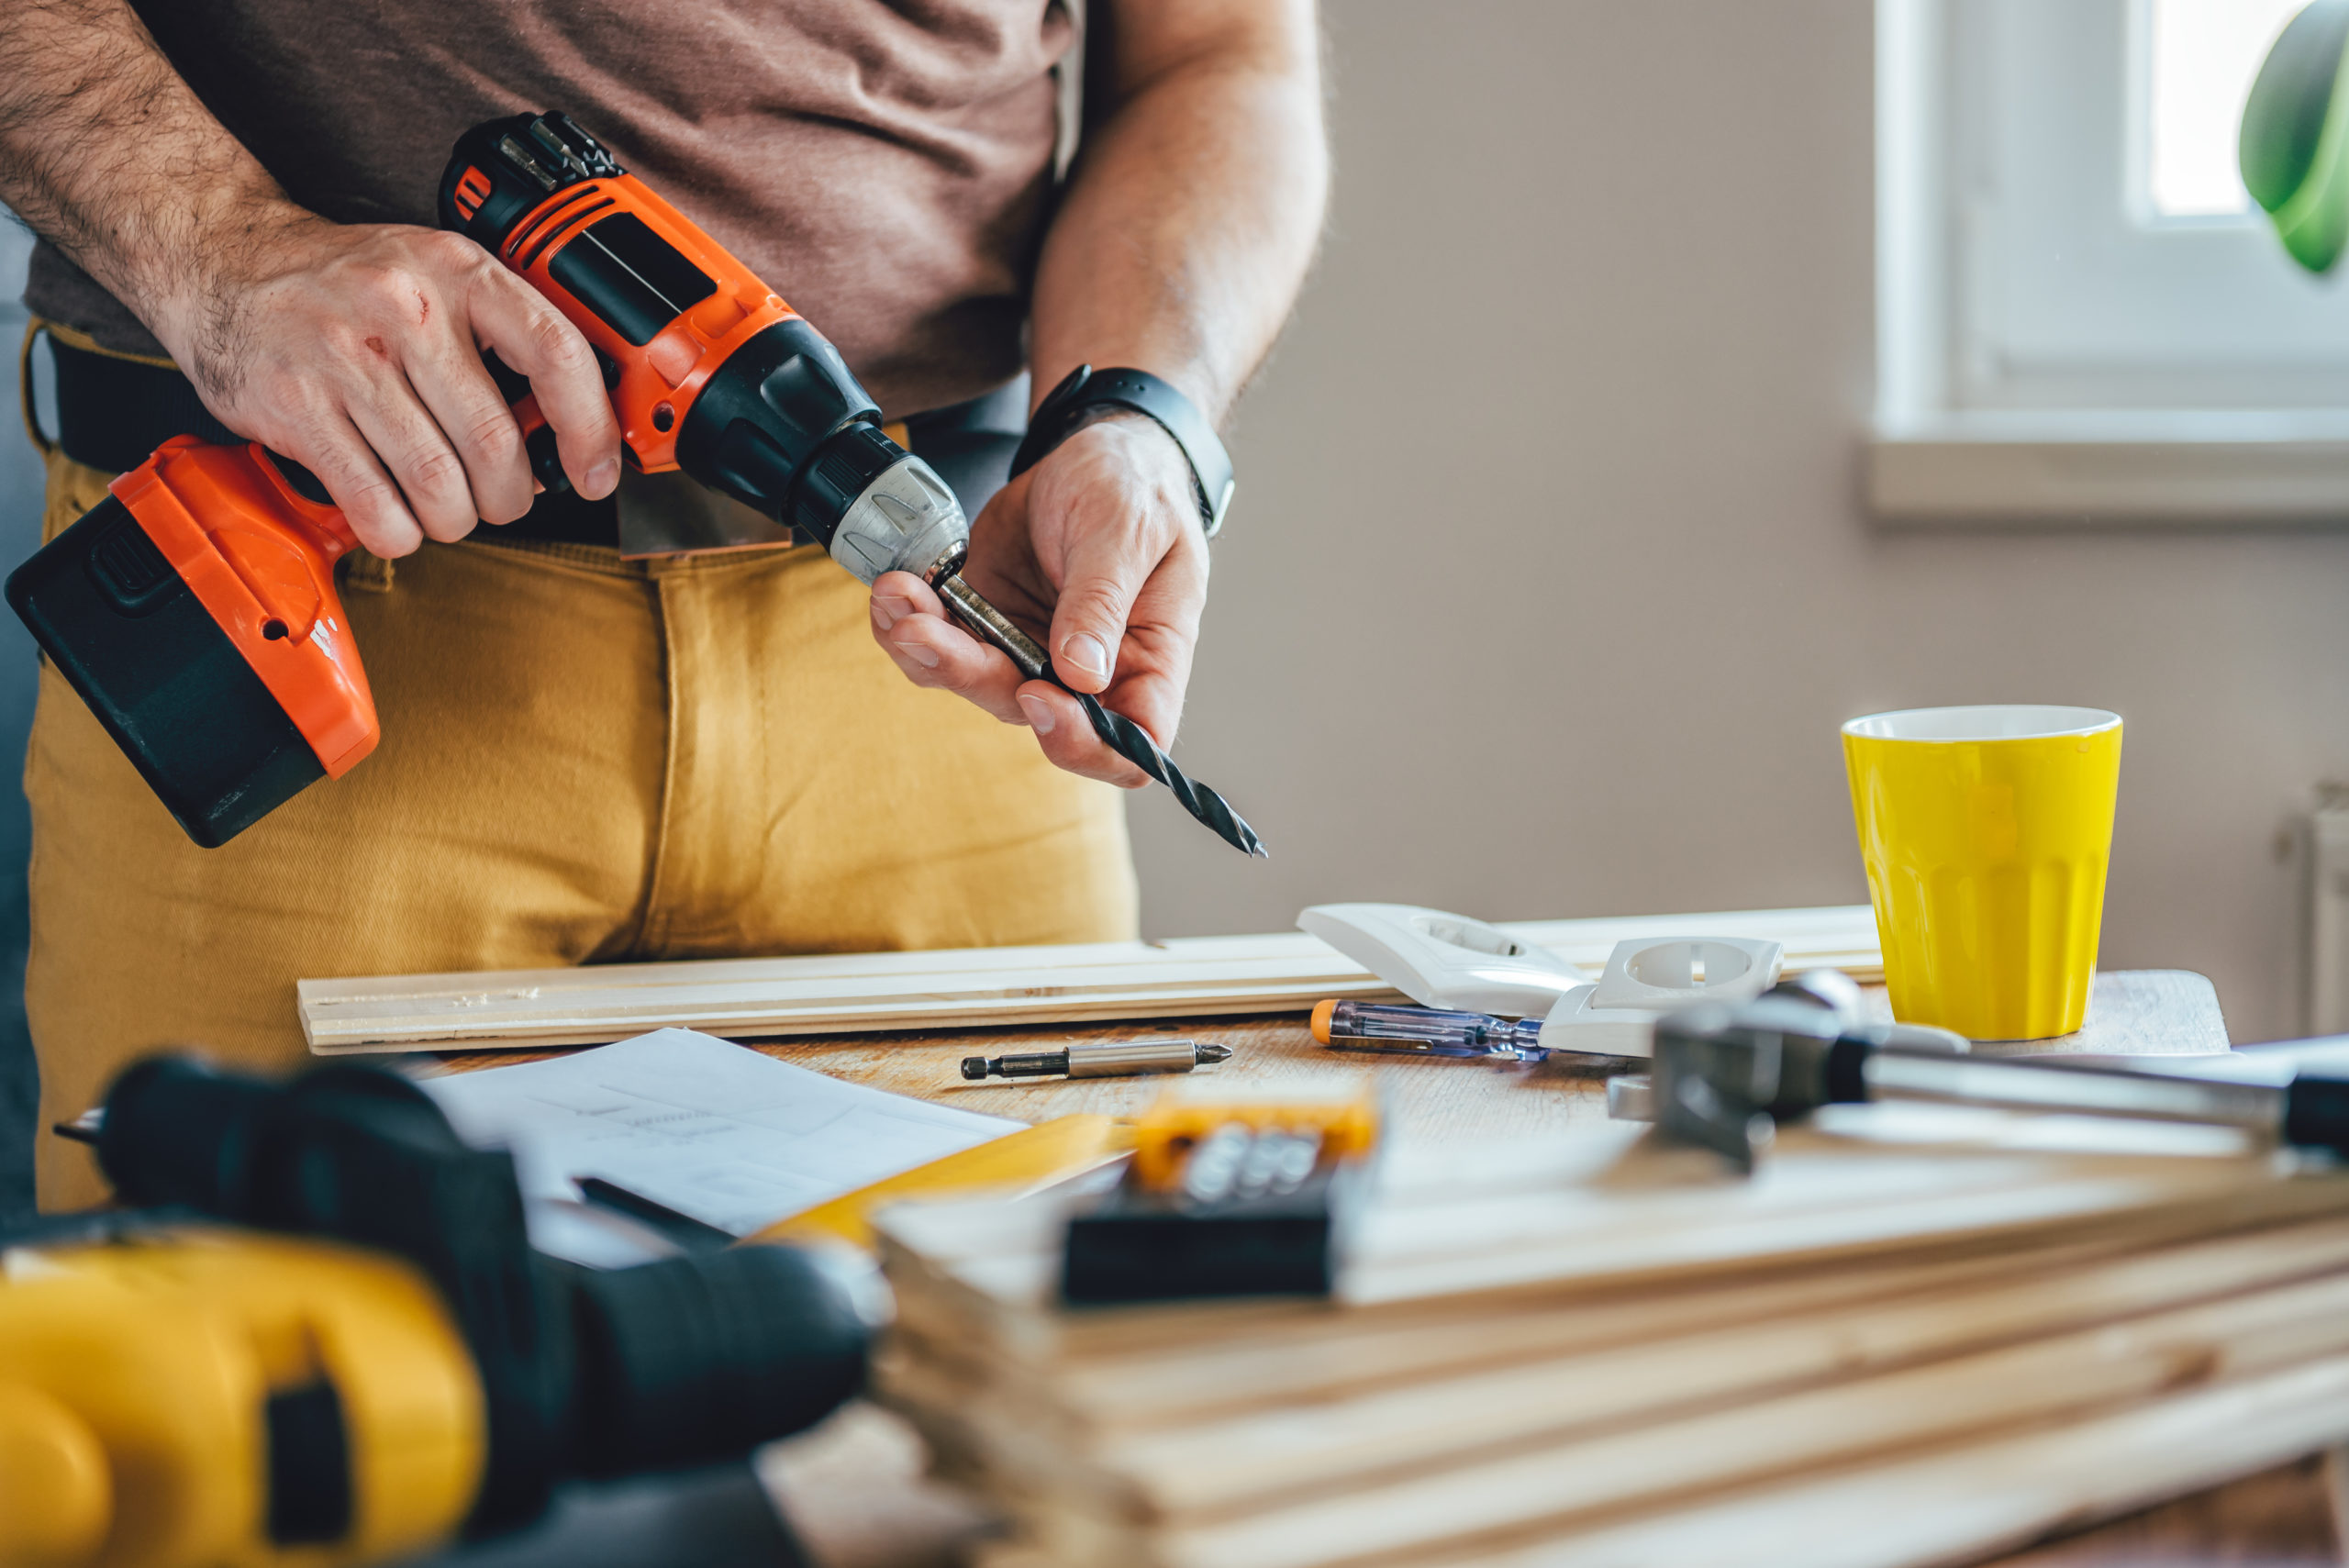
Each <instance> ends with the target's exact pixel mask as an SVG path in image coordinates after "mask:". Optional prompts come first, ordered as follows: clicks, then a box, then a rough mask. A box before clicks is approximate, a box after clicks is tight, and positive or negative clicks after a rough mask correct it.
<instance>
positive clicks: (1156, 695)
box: [873, 414, 1208, 789]
mask: <svg viewBox="0 0 2349 1568" xmlns="http://www.w3.org/2000/svg"><path fill="white" fill-rule="evenodd" d="M963 578H964V580H965V581H967V582H968V583H969V584H971V585H972V586H973V587H974V588H976V589H977V590H978V591H979V592H980V593H981V594H982V595H985V597H986V598H987V600H988V601H989V602H990V603H992V604H993V605H994V606H996V608H997V609H999V610H1001V611H1003V612H1004V614H1006V615H1008V616H1009V617H1011V618H1012V619H1013V620H1015V621H1017V622H1019V624H1020V626H1021V627H1023V628H1025V629H1026V630H1027V631H1028V633H1029V634H1030V636H1033V637H1036V639H1037V640H1038V641H1040V642H1041V643H1042V644H1043V646H1044V648H1045V649H1046V651H1049V652H1050V653H1051V655H1052V666H1053V668H1054V670H1055V671H1057V672H1058V673H1059V674H1060V676H1061V678H1062V679H1063V680H1064V681H1066V682H1067V683H1068V684H1070V685H1071V686H1072V687H1074V688H1075V689H1076V690H1078V691H1081V692H1091V693H1095V694H1097V695H1099V696H1100V698H1101V700H1102V702H1103V703H1104V704H1106V705H1107V706H1108V707H1109V708H1111V709H1112V710H1113V711H1115V712H1118V713H1122V714H1124V715H1125V716H1126V717H1129V718H1131V719H1133V720H1134V721H1135V722H1136V723H1138V724H1140V725H1141V727H1142V728H1145V729H1147V730H1149V731H1150V733H1151V735H1152V738H1154V739H1155V740H1157V741H1158V743H1159V745H1160V746H1161V747H1169V746H1172V745H1173V744H1174V741H1175V725H1176V724H1177V722H1179V721H1180V719H1181V717H1182V714H1183V689H1184V687H1185V686H1186V684H1189V681H1190V678H1191V650H1192V648H1193V646H1194V645H1195V644H1196V643H1197V640H1198V634H1199V612H1200V610H1201V609H1202V608H1203V607H1205V606H1206V604H1207V596H1208V547H1207V539H1206V536H1205V533H1204V531H1203V530H1202V529H1201V528H1200V524H1199V507H1198V502H1197V500H1196V499H1195V491H1194V488H1193V484H1192V481H1191V469H1190V464H1189V463H1188V462H1186V461H1185V459H1184V456H1183V450H1182V449H1181V448H1180V447H1178V446H1176V445H1175V440H1174V438H1173V437H1171V436H1169V435H1168V434H1167V433H1166V432H1165V431H1164V430H1163V429H1161V428H1159V427H1158V426H1157V424H1156V423H1154V422H1153V421H1152V420H1150V419H1148V418H1145V417H1142V416H1141V415H1133V414H1127V415H1117V416H1113V417H1109V418H1106V419H1102V420H1099V421H1097V422H1096V423H1093V424H1090V425H1087V426H1085V427H1084V428H1082V429H1079V430H1078V431H1077V432H1076V433H1075V434H1074V435H1072V436H1070V437H1069V438H1068V439H1066V440H1064V441H1063V442H1062V443H1061V444H1060V445H1059V446H1058V447H1056V448H1054V449H1053V450H1052V451H1051V452H1050V453H1049V454H1047V455H1046V456H1045V457H1044V459H1043V460H1042V461H1041V462H1038V463H1037V464H1036V466H1035V467H1033V468H1031V469H1030V470H1029V471H1028V472H1027V473H1023V474H1021V475H1020V476H1019V478H1017V479H1015V480H1013V481H1012V482H1011V483H1010V484H1008V485H1006V486H1005V487H1004V488H1003V490H1002V491H1001V492H1000V493H999V494H997V495H996V498H995V499H994V500H993V501H991V502H989V503H988V504H987V507H986V510H985V511H984V512H982V513H980V514H979V517H978V520H977V521H976V522H975V523H974V524H973V525H972V528H971V558H970V560H969V562H967V563H966V564H965V565H964V566H963ZM1048 628H1049V629H1048ZM873 636H874V640H875V641H876V642H878V643H880V645H881V649H882V651H884V652H885V653H886V654H888V655H889V657H890V658H891V659H893V660H895V661H896V664H897V668H898V669H900V670H902V671H904V672H905V673H906V678H907V680H910V681H911V682H913V684H916V685H918V686H937V687H941V688H943V689H944V690H947V691H950V692H955V693H958V694H960V695H963V696H965V697H968V698H969V699H970V700H971V701H973V702H974V703H976V704H978V706H981V707H983V708H985V709H986V711H987V712H989V713H991V714H993V715H995V716H996V717H997V718H999V719H1002V720H1003V721H1004V722H1005V723H1007V724H1024V725H1026V726H1028V727H1029V728H1030V729H1033V730H1034V731H1035V732H1036V742H1037V744H1038V745H1040V746H1041V747H1042V748H1043V751H1044V755H1045V756H1047V757H1049V758H1051V759H1052V762H1053V763H1055V764H1056V765H1057V766H1060V767H1063V768H1066V769H1067V770H1068V771H1069V772H1071V773H1081V774H1083V775H1085V777H1087V778H1096V779H1103V780H1107V781H1108V783H1110V784H1119V785H1122V786H1123V787H1125V788H1127V789H1139V788H1141V786H1142V785H1143V784H1148V783H1149V782H1150V781H1149V779H1148V777H1147V776H1146V775H1144V774H1143V773H1142V772H1141V769H1139V768H1137V767H1135V766H1134V765H1133V764H1132V763H1131V762H1127V761H1126V760H1125V759H1124V758H1123V757H1120V756H1119V755H1118V754H1117V753H1116V752H1115V751H1110V750H1109V749H1108V747H1107V746H1105V745H1103V744H1102V743H1101V741H1100V740H1099V738H1097V736H1096V735H1095V734H1094V733H1093V727H1092V725H1091V724H1090V723H1089V722H1088V721H1087V720H1086V718H1085V709H1084V708H1083V707H1082V706H1079V705H1078V703H1077V701H1076V699H1075V698H1074V697H1072V696H1070V695H1068V693H1067V692H1064V691H1062V690H1061V689H1060V688H1059V687H1057V686H1054V685H1052V684H1051V683H1049V682H1046V681H1023V680H1021V678H1020V675H1019V668H1018V667H1017V666H1016V665H1014V664H1013V663H1012V662H1011V661H1010V660H1009V659H1008V658H1007V657H1006V656H1005V655H1004V654H1003V653H1002V652H1001V651H998V650H996V649H995V648H992V647H989V646H988V645H987V644H986V643H984V642H982V641H980V640H979V639H977V638H976V637H974V636H973V635H972V634H971V633H970V632H969V631H967V630H965V629H964V628H963V625H962V623H961V622H959V621H957V620H955V619H953V618H952V617H951V616H950V615H949V613H948V612H947V610H946V608H945V606H944V605H942V604H941V602H940V600H939V597H938V595H937V594H936V593H934V592H932V591H931V589H930V586H929V584H925V583H923V582H922V581H921V579H919V578H918V577H915V576H913V575H912V574H910V573H904V572H891V573H885V574H884V575H883V576H882V578H881V579H880V581H878V582H876V583H875V584H874V585H873Z"/></svg>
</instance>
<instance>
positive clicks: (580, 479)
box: [467, 241, 620, 501]
mask: <svg viewBox="0 0 2349 1568" xmlns="http://www.w3.org/2000/svg"><path fill="white" fill-rule="evenodd" d="M467 243H468V244H470V243H471V241H467ZM475 249H476V250H478V249H479V248H478V247H476V248H475ZM481 257H482V262H483V265H482V266H481V267H480V268H479V269H478V270H477V271H475V272H474V273H473V294H472V296H471V298H470V300H469V302H468V308H469V309H470V311H471V313H472V316H473V331H474V333H475V335H476V336H478V337H479V338H480V339H481V340H482V342H483V344H484V346H485V347H488V348H492V349H495V350H497V357H498V358H499V359H501V360H504V361H506V363H507V366H508V367H510V368H511V369H513V370H516V371H518V372H519V373H522V374H523V375H526V376H528V377H529V378H530V390H531V392H533V393H534V394H536V395H537V396H538V400H539V410H540V412H541V413H543V414H544V415H545V416H546V417H547V423H548V424H549V425H551V426H553V427H554V435H555V442H556V445H557V446H558V447H559V448H560V449H561V450H562V471H563V472H564V473H567V474H569V475H570V476H571V483H572V485H573V488H575V489H576V490H577V491H578V492H579V494H580V495H584V496H585V497H586V498H587V499H589V500H590V501H596V500H601V499H602V498H603V497H605V496H607V495H610V494H611V493H612V490H613V488H614V487H615V486H616V485H618V484H619V482H620V427H619V421H618V420H617V419H615V418H614V417H612V398H611V393H610V391H609V390H608V389H607V387H606V386H605V385H604V377H603V373H602V371H601V370H600V369H599V368H598V367H597V365H596V350H594V349H593V348H592V347H590V346H589V344H588V342H587V339H585V338H584V337H583V336H582V335H581V334H580V331H579V328H576V327H573V325H572V324H571V323H570V322H568V321H566V320H564V319H563V317H562V312H561V311H559V310H557V309H555V307H554V306H551V305H550V304H548V303H547V302H546V300H545V298H544V297H543V296H541V295H540V294H539V292H538V291H537V290H536V289H533V288H532V287H530V285H529V284H526V283H524V282H522V280H521V279H519V278H518V277H515V276H514V275H513V274H512V273H510V272H507V271H506V270H505V269H504V268H503V267H500V266H499V265H498V264H497V263H496V262H495V261H492V260H490V258H489V256H488V254H487V252H485V251H484V252H481Z"/></svg>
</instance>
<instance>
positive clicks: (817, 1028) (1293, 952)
mask: <svg viewBox="0 0 2349 1568" xmlns="http://www.w3.org/2000/svg"><path fill="white" fill-rule="evenodd" d="M1501 929H1504V930H1506V931H1508V932H1509V933H1510V934H1511V935H1512V936H1515V937H1517V938H1518V939H1519V940H1523V941H1527V942H1530V943H1532V944H1533V945H1536V946H1540V947H1546V948H1549V949H1550V950H1552V951H1554V952H1556V953H1557V954H1558V955H1559V956H1560V957H1561V958H1564V960H1566V961H1567V962H1570V963H1573V964H1575V965H1576V966H1577V967H1579V968H1582V969H1583V970H1584V971H1585V972H1586V973H1589V974H1591V975H1592V976H1593V977H1594V978H1595V977H1596V975H1597V973H1598V969H1599V967H1600V966H1601V965H1603V964H1604V963H1605V962H1606V960H1607V955H1608V953H1609V952H1610V951H1613V949H1614V946H1615V944H1616V943H1617V942H1619V941H1623V940H1629V939H1631V938H1636V937H1645V936H1661V935H1671V934H1676V933H1691V934H1703V935H1707V936H1731V937H1759V938H1762V939H1764V940H1772V941H1778V942H1783V943H1784V944H1785V945H1786V948H1787V968H1788V970H1790V971H1792V970H1800V969H1810V968H1819V967H1829V968H1836V969H1842V970H1844V971H1845V972H1847V973H1850V974H1852V976H1853V977H1854V979H1858V980H1862V981H1873V980H1876V979H1879V978H1881V976H1882V974H1883V954H1882V951H1881V950H1880V949H1879V948H1878V947H1877V945H1876V917H1875V915H1874V914H1873V912H1872V911H1871V910H1870V909H1869V907H1868V906H1866V905H1865V904H1861V905H1850V906H1838V907H1831V908H1820V909H1776V910H1744V911H1733V912H1728V913H1715V914H1702V915H1643V916H1632V917H1616V918H1605V919H1584V920H1536V921H1524V922H1519V923H1516V924H1509V925H1504V926H1503V927H1502V928H1501ZM297 989H298V993H299V1007H300V1012H301V1018H302V1032H303V1035H304V1037H305V1038H306V1040H308V1042H309V1046H310V1049H311V1050H312V1051H316V1052H317V1053H319V1054H321V1055H339V1054H342V1053H345V1052H363V1051H436V1050H454V1049H459V1048H462V1049H466V1050H473V1051H480V1050H495V1049H499V1048H501V1047H502V1048H507V1049H526V1048H536V1047H545V1046H556V1045H589V1044H598V1043H601V1042H604V1041H607V1040H621V1039H625V1038H627V1037H628V1036H629V1035H633V1034H640V1033H643V1032H644V1031H646V1030H648V1029H660V1028H663V1027H668V1026H679V1027H685V1028H691V1029H706V1030H708V1031H709V1032H711V1033H713V1034H723V1035H729V1036H735V1037H753V1038H770V1037H775V1036H785V1035H804V1034H835V1033H856V1032H863V1031H866V1030H874V1029H948V1028H961V1027H966V1026H980V1025H985V1026H1005V1027H1009V1026H1017V1025H1035V1024H1048V1023H1067V1022H1078V1021H1096V1020H1102V1019H1110V1018H1189V1017H1203V1016H1208V1015H1214V1014H1229V1013H1278V1012H1302V1011H1304V1010H1306V1009H1308V1008H1309V1007H1311V1006H1313V1004H1314V1003H1316V1002H1318V1001H1319V1000H1321V999H1322V998H1323V997H1327V996H1353V997H1359V998H1363V999H1365V1000H1369V999H1393V998H1394V997H1395V995H1396V993H1395V992H1394V991H1392V990H1391V989H1389V988H1388V987H1387V986H1386V985H1385V984H1382V983H1381V982H1380V981H1378V980H1377V979H1376V978H1375V977H1374V976H1372V975H1371V974H1369V973H1367V972H1365V971H1364V970H1363V969H1362V968H1361V967H1359V966H1358V965H1356V964H1353V963H1352V962H1348V961H1347V960H1345V959H1343V958H1341V957H1340V956H1339V955H1338V954H1336V953H1335V952H1332V951H1330V949H1329V948H1328V947H1327V946H1325V945H1324V944H1323V943H1322V942H1321V941H1320V940H1319V939H1317V938H1314V937H1309V936H1308V935H1306V934H1305V933H1304V932H1302V931H1278V932H1272V933H1268V934H1264V935H1261V936H1237V937H1184V938H1175V939H1173V940H1167V941H1163V942H1158V943H1144V942H1098V943H1088V944H1073V945H1069V946H1061V947H1025V948H963V949H956V950H951V951H932V952H888V953H831V954H815V955H808V956H802V957H792V958H761V959H710V960H695V961H689V962H674V963H632V964H600V965H593V966H587V967H582V968H572V969H539V970H517V971H508V972H505V973H471V974H413V975H383V976H369V977H359V978H352V979H340V980H304V981H302V982H301V983H300V984H299V986H298V987H297Z"/></svg>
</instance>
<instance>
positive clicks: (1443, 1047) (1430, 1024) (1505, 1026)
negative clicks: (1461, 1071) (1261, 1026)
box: [1312, 1001, 1550, 1062]
mask: <svg viewBox="0 0 2349 1568" xmlns="http://www.w3.org/2000/svg"><path fill="white" fill-rule="evenodd" d="M1312 1028H1313V1038H1314V1039H1315V1040H1319V1041H1320V1042H1321V1043H1322V1044H1323V1045H1326V1046H1328V1047H1329V1048H1330V1050H1332V1051H1375V1052H1378V1053H1381V1054H1385V1055H1390V1056H1452V1057H1461V1058H1464V1059H1467V1060H1471V1061H1476V1062H1545V1061H1547V1060H1548V1059H1549V1056H1550V1052H1549V1051H1548V1050H1547V1049H1546V1048H1545V1047H1544V1046H1543V1045H1542V1020H1541V1019H1540V1018H1495V1017H1493V1016H1492V1015H1491V1014H1489V1013H1462V1012H1454V1011H1453V1010H1452V1009H1451V1008H1449V1007H1403V1006H1385V1005H1383V1004H1380V1003H1377V1002H1350V1001H1328V1002H1323V1003H1321V1004H1320V1005H1319V1006H1317V1007H1315V1008H1314V1009H1313V1024H1312Z"/></svg>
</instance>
